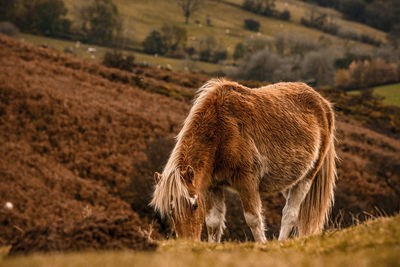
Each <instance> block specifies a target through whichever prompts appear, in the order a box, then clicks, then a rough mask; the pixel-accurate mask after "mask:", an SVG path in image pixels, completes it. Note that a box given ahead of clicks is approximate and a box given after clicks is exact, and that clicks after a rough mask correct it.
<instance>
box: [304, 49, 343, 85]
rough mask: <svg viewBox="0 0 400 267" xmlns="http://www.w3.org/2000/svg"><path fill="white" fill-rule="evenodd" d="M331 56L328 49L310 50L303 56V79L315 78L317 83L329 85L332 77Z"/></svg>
mask: <svg viewBox="0 0 400 267" xmlns="http://www.w3.org/2000/svg"><path fill="white" fill-rule="evenodd" d="M334 70H335V69H334V66H333V58H332V56H331V54H330V53H329V52H328V51H324V50H323V51H312V52H309V53H308V54H306V55H305V56H304V61H303V64H302V66H301V71H302V75H303V78H304V79H315V81H316V83H317V85H319V86H320V85H331V84H332V83H333V78H334Z"/></svg>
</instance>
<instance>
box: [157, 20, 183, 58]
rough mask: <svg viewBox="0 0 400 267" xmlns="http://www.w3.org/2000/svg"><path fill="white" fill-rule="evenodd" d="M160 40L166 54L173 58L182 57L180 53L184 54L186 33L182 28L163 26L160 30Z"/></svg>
mask: <svg viewBox="0 0 400 267" xmlns="http://www.w3.org/2000/svg"><path fill="white" fill-rule="evenodd" d="M161 38H162V44H163V46H164V49H165V50H166V54H168V55H169V56H173V57H184V55H182V53H180V51H183V52H184V47H185V46H186V41H187V31H186V29H185V28H183V27H179V26H175V25H168V24H164V25H163V26H162V28H161Z"/></svg>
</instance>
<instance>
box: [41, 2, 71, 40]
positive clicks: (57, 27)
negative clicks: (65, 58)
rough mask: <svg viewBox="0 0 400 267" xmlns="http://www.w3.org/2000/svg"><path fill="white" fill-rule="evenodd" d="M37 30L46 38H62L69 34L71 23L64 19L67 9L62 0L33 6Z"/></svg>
mask: <svg viewBox="0 0 400 267" xmlns="http://www.w3.org/2000/svg"><path fill="white" fill-rule="evenodd" d="M34 12H35V13H36V14H37V28H38V29H39V31H40V32H41V33H42V34H44V35H48V36H62V35H66V34H68V33H69V29H70V25H71V22H70V21H69V20H68V19H66V18H65V16H66V15H67V8H66V7H65V5H64V2H63V1H62V0H45V1H41V2H39V3H38V4H37V5H36V6H35V10H34Z"/></svg>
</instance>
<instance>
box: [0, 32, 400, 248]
mask: <svg viewBox="0 0 400 267" xmlns="http://www.w3.org/2000/svg"><path fill="white" fill-rule="evenodd" d="M208 78H209V77H207V76H204V75H199V74H189V73H179V72H171V71H166V70H161V69H155V68H149V67H142V66H137V67H136V68H135V69H134V71H133V72H132V73H129V72H124V71H120V70H117V69H109V68H106V67H104V66H102V65H100V64H97V63H93V62H92V63H90V62H85V61H82V60H80V59H78V58H76V57H74V56H71V55H67V54H61V53H58V52H55V51H53V50H50V49H45V48H40V47H36V46H33V45H29V44H26V43H23V42H20V41H17V40H14V39H11V38H8V37H4V36H2V35H0V142H1V143H2V144H3V145H2V146H1V147H0V174H1V175H0V201H1V202H0V207H1V208H0V224H1V226H2V227H0V241H1V243H2V244H9V243H10V242H13V241H15V239H18V238H20V237H22V236H23V235H24V234H25V233H26V231H28V230H29V229H32V228H35V227H36V228H37V227H42V226H43V227H47V226H49V227H50V226H51V225H52V223H53V222H54V221H57V220H61V221H65V222H67V223H70V224H72V225H73V224H77V223H80V222H82V221H83V222H84V221H85V220H86V219H87V218H93V220H95V221H98V220H99V219H101V218H104V217H108V218H111V219H113V218H117V217H118V216H124V218H133V219H132V220H131V221H132V223H133V224H136V225H138V226H140V227H141V228H142V229H148V227H149V226H148V222H150V221H152V220H155V221H158V223H155V227H156V229H155V231H154V233H155V234H156V235H157V230H158V231H159V232H161V233H168V225H167V224H165V222H162V221H159V219H158V217H157V216H155V214H154V213H153V211H152V210H151V209H150V208H149V207H148V203H149V198H150V196H151V193H152V189H153V187H152V185H153V178H152V177H153V172H154V171H161V170H162V167H163V164H165V162H166V160H167V157H168V155H169V153H170V151H171V149H172V146H173V139H172V138H173V136H175V135H176V134H177V133H178V131H179V130H180V128H181V125H182V124H181V123H182V122H183V120H184V118H185V117H186V115H187V113H188V111H189V108H190V102H189V101H190V99H191V98H192V97H193V95H194V92H195V91H196V90H197V88H198V87H200V86H201V84H202V83H204V82H205V81H206V80H207V79H208ZM246 84H247V85H251V83H250V82H246ZM253 84H254V85H255V86H256V85H257V83H253ZM324 93H325V94H326V95H327V97H328V98H330V99H331V100H333V101H335V102H337V103H338V105H339V106H340V105H341V111H338V112H337V115H338V123H337V128H338V152H339V157H340V158H341V161H339V164H338V166H339V180H338V183H337V194H336V196H337V197H336V205H335V208H334V215H333V218H334V219H335V218H336V219H337V221H336V222H337V223H338V224H343V225H344V226H345V225H350V224H352V223H353V222H354V220H356V219H357V218H358V219H360V220H363V219H365V218H367V217H368V216H369V214H377V213H379V212H381V211H384V212H386V213H388V214H394V213H395V212H397V211H398V210H400V192H399V190H398V188H400V171H399V166H400V164H399V162H400V159H399V157H400V153H399V152H400V142H399V141H398V140H396V139H393V138H390V137H388V136H385V135H383V134H382V133H377V132H375V131H373V130H371V129H367V128H365V127H363V126H361V125H360V122H358V121H356V120H355V119H354V115H352V114H347V115H346V112H344V111H345V108H346V106H354V105H359V106H358V107H360V108H361V107H362V106H361V105H360V104H357V103H353V102H351V101H352V100H351V99H350V98H349V99H348V98H347V96H345V95H340V94H332V93H329V92H324ZM335 99H336V100H335ZM339 100H340V101H339ZM346 101H347V102H346ZM350 103H351V104H350ZM372 108H373V109H374V110H376V111H375V112H378V111H379V110H378V109H377V108H376V107H375V106H373V107H372ZM360 110H361V111H363V109H360ZM363 112H364V117H360V118H365V116H370V114H369V112H370V110H366V111H363ZM385 112H386V113H385V114H384V118H385V119H386V118H387V117H388V120H389V122H388V123H386V124H388V125H389V124H390V123H391V121H390V119H392V120H396V117H393V114H387V113H388V111H385ZM365 114H366V115H365ZM386 124H385V125H386ZM385 125H383V126H385ZM380 128H382V129H384V127H380ZM397 134H398V132H397ZM6 201H10V202H12V203H13V204H14V206H15V208H14V209H13V210H11V211H10V210H5V209H4V208H3V206H4V204H5V202H6ZM263 204H264V210H265V217H266V222H267V225H268V227H269V231H268V236H269V237H272V236H274V235H276V233H277V230H278V227H279V224H280V213H281V209H282V207H283V198H282V197H281V196H279V195H277V196H273V197H271V196H264V195H263ZM377 210H378V211H377ZM135 212H137V213H138V214H139V216H140V218H141V219H139V218H138V216H137V214H136V213H135ZM363 212H366V213H363ZM354 216H356V218H355V217H354ZM357 216H358V217H357ZM227 224H228V228H227V230H226V231H225V238H226V239H227V240H245V239H246V238H247V239H248V238H250V237H251V234H250V232H249V229H248V228H247V226H245V224H244V218H243V215H242V213H241V204H240V201H239V200H238V199H237V197H236V196H234V195H230V194H228V215H227Z"/></svg>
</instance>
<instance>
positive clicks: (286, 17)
mask: <svg viewBox="0 0 400 267" xmlns="http://www.w3.org/2000/svg"><path fill="white" fill-rule="evenodd" d="M279 18H280V19H281V20H287V21H289V20H290V12H289V11H288V10H284V11H283V12H281V13H280V14H279Z"/></svg>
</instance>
